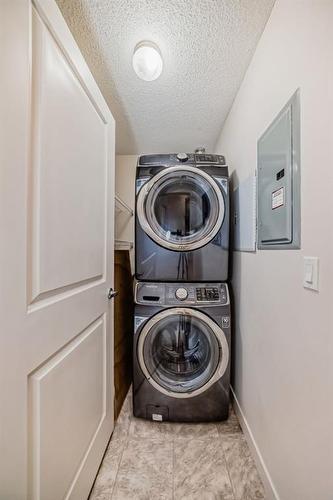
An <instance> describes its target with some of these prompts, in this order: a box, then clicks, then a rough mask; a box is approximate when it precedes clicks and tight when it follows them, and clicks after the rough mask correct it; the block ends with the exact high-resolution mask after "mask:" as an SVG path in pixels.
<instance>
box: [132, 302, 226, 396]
mask: <svg viewBox="0 0 333 500" xmlns="http://www.w3.org/2000/svg"><path fill="white" fill-rule="evenodd" d="M228 357H229V350H228V345H227V341H226V339H225V336H224V333H223V331H222V330H221V329H220V328H219V327H218V325H217V324H216V323H215V322H214V321H213V320H211V319H210V318H209V317H208V316H206V315H205V314H203V313H201V312H199V311H197V310H192V309H189V308H173V309H168V310H165V311H162V312H161V313H159V314H157V315H156V316H154V317H153V318H152V319H151V320H150V321H148V322H147V324H146V325H145V326H144V328H143V330H142V332H141V333H140V337H139V343H138V358H139V362H140V366H141V368H142V370H143V372H144V373H145V375H146V377H147V379H148V380H149V382H150V383H151V384H152V385H153V386H155V387H156V388H157V389H158V390H160V391H161V392H163V393H166V394H168V395H173V396H176V397H189V396H194V395H196V394H198V393H200V392H203V391H204V390H206V389H208V387H210V386H211V385H212V384H213V383H215V381H216V380H217V379H218V378H220V377H221V376H222V374H223V373H224V371H225V369H226V366H227V364H228Z"/></svg>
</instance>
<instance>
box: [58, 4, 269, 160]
mask: <svg viewBox="0 0 333 500" xmlns="http://www.w3.org/2000/svg"><path fill="white" fill-rule="evenodd" d="M57 3H58V5H59V7H60V9H61V11H62V13H63V15H64V17H65V19H66V21H67V23H68V25H69V27H70V29H71V31H72V33H73V35H74V37H75V39H76V41H77V43H78V45H79V47H80V49H81V51H82V53H83V55H84V57H85V59H86V61H87V63H88V65H89V67H90V69H91V71H92V73H93V75H94V77H95V79H96V81H97V83H98V84H99V86H100V89H101V91H102V93H103V95H104V97H105V99H106V101H107V102H108V104H109V106H110V108H111V111H112V113H113V115H114V117H115V119H116V127H117V129H116V138H117V140H116V149H117V153H118V154H137V153H143V152H146V153H148V152H151V153H155V152H170V151H185V150H186V151H193V150H194V148H195V147H197V146H205V147H206V149H207V150H212V149H213V147H214V145H215V142H216V140H217V137H218V135H219V132H220V130H221V127H222V125H223V122H224V120H225V118H226V116H227V114H228V111H229V108H230V106H231V104H232V101H233V99H234V97H235V94H236V92H237V90H238V87H239V85H240V83H241V81H242V79H243V76H244V74H245V71H246V69H247V66H248V64H249V62H250V59H251V57H252V55H253V52H254V50H255V47H256V45H257V42H258V40H259V37H260V35H261V33H262V31H263V29H264V27H265V24H266V21H267V19H268V17H269V15H270V12H271V10H272V7H273V4H274V0H57ZM142 40H151V41H153V42H155V43H156V44H157V45H158V46H159V48H160V50H161V52H162V56H163V60H164V69H163V72H162V75H161V76H160V78H159V79H158V80H155V81H153V82H144V81H142V80H140V79H139V78H138V77H137V76H136V74H135V73H134V71H133V69H132V53H133V49H134V47H135V45H136V44H137V43H138V42H140V41H142Z"/></svg>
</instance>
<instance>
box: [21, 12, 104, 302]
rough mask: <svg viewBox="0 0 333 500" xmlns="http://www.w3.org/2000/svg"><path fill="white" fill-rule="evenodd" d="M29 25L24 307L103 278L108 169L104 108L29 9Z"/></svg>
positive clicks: (42, 24) (37, 16) (35, 14)
mask: <svg viewBox="0 0 333 500" xmlns="http://www.w3.org/2000/svg"><path fill="white" fill-rule="evenodd" d="M31 24H32V27H31V38H32V56H31V59H32V80H31V87H32V96H31V131H32V133H31V166H30V173H29V179H30V183H29V192H28V200H29V201H28V204H29V219H30V220H29V223H28V227H29V237H28V245H29V249H28V252H29V255H30V263H29V265H28V270H29V274H30V275H29V288H30V290H29V299H28V303H32V302H36V301H37V300H40V299H42V298H43V297H45V296H48V295H50V294H51V293H52V294H53V295H55V294H57V293H58V291H59V289H62V288H65V287H73V286H80V285H81V284H83V283H86V282H87V280H90V281H91V280H93V279H95V280H98V279H100V278H101V277H102V276H105V263H106V259H105V248H106V244H105V243H106V237H107V234H106V227H105V221H104V222H103V216H104V218H105V217H106V215H107V214H106V213H105V210H104V208H105V205H106V199H105V197H106V194H107V193H106V192H105V188H104V187H105V185H106V176H107V167H108V165H107V151H106V141H107V134H106V133H105V131H104V130H103V129H104V128H105V126H106V124H107V122H106V120H105V118H104V117H103V115H102V111H99V108H98V105H97V103H96V102H95V101H94V100H93V97H92V96H91V94H90V93H88V92H87V89H86V88H85V87H83V86H82V82H81V80H79V79H78V78H77V75H76V72H75V71H74V69H73V66H72V64H71V61H70V60H69V59H68V58H67V57H66V54H65V53H64V51H63V49H62V48H61V47H60V46H59V45H58V43H57V41H56V40H55V38H54V37H53V36H52V34H51V33H50V32H49V30H48V28H47V27H46V26H45V23H44V22H43V21H42V19H41V18H40V16H39V14H38V12H37V11H36V10H35V9H34V8H33V9H32V23H31ZM96 110H97V111H99V112H98V114H97V115H96V114H95V113H96ZM97 116H98V119H97V120H96V118H97ZM101 117H102V118H101ZM60 200H61V201H60ZM96 221H99V223H98V224H96Z"/></svg>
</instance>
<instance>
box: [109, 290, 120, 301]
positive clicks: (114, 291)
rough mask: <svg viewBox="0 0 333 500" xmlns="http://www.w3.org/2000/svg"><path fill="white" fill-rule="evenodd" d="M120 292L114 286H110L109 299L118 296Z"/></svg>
mask: <svg viewBox="0 0 333 500" xmlns="http://www.w3.org/2000/svg"><path fill="white" fill-rule="evenodd" d="M118 293H119V292H117V290H114V289H113V288H109V290H108V299H109V300H111V299H113V298H114V297H116V296H117V295H118Z"/></svg>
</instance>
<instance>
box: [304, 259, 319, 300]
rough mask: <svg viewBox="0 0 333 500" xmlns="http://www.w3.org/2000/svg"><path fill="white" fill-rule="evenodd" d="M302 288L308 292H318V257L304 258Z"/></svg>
mask: <svg viewBox="0 0 333 500" xmlns="http://www.w3.org/2000/svg"><path fill="white" fill-rule="evenodd" d="M303 286H304V288H309V289H310V290H316V291H317V292H318V291H319V259H318V257H304V261H303Z"/></svg>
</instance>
